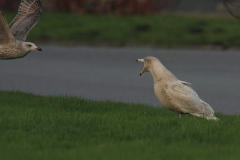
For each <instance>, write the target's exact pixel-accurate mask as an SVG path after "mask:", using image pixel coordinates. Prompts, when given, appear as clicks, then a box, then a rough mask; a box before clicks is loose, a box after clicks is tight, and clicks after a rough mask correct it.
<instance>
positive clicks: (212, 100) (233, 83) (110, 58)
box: [0, 46, 240, 114]
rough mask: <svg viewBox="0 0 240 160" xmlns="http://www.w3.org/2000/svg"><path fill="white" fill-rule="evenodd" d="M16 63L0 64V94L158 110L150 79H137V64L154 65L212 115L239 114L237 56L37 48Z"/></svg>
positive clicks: (234, 53) (139, 66)
mask: <svg viewBox="0 0 240 160" xmlns="http://www.w3.org/2000/svg"><path fill="white" fill-rule="evenodd" d="M40 47H42V48H43V52H37V51H35V52H31V53H30V54H28V55H27V56H26V57H24V58H22V59H17V60H0V73H1V74H0V78H1V83H0V89H1V90H18V91H22V92H28V93H34V94H40V95H73V96H78V97H84V98H88V99H97V100H114V101H122V102H135V103H144V104H149V105H152V106H160V105H161V104H160V103H159V101H158V100H157V98H156V97H155V94H154V91H153V79H152V76H151V74H150V73H144V74H143V75H142V76H141V77H140V76H139V73H140V72H141V70H142V68H143V63H140V62H138V63H137V62H136V59H138V58H144V57H146V56H154V57H157V58H158V59H160V61H161V62H162V63H163V65H164V66H165V67H166V68H167V69H169V70H170V71H171V72H172V73H173V74H174V75H175V76H176V77H177V78H178V79H180V80H183V81H187V82H190V83H192V87H193V89H195V90H196V91H197V93H198V94H199V96H200V97H201V98H202V99H203V100H204V101H206V102H207V103H209V104H210V105H211V107H212V108H213V109H214V111H215V112H222V113H225V114H240V105H239V104H240V93H239V90H240V52H238V51H209V50H181V49H176V50H171V49H170V50H168V49H148V48H146V49H145V48H101V47H96V48H94V47H59V46H40Z"/></svg>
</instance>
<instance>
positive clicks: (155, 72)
mask: <svg viewBox="0 0 240 160" xmlns="http://www.w3.org/2000/svg"><path fill="white" fill-rule="evenodd" d="M137 61H140V62H143V63H144V67H143V70H142V72H141V73H140V76H141V75H142V74H143V73H144V72H150V73H151V74H152V76H153V80H154V91H155V94H156V96H157V98H158V100H159V101H160V102H161V104H162V105H163V106H164V107H166V108H168V109H170V110H172V111H174V112H176V113H177V114H178V115H179V117H180V118H181V116H182V114H192V115H195V116H198V117H203V118H206V119H208V120H218V118H217V117H215V116H214V111H213V109H212V108H211V107H210V105H209V104H207V103H206V102H204V101H202V100H201V99H200V97H199V96H198V95H197V93H196V92H195V91H194V90H193V89H192V88H191V84H190V83H188V82H184V81H180V80H178V79H177V78H176V77H175V76H174V75H173V74H172V73H171V72H170V71H168V70H167V69H166V68H165V67H164V66H163V65H162V63H161V62H160V61H159V60H158V59H157V58H155V57H146V58H144V59H138V60H137Z"/></svg>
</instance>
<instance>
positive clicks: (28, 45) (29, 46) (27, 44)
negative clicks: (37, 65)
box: [23, 42, 42, 52]
mask: <svg viewBox="0 0 240 160" xmlns="http://www.w3.org/2000/svg"><path fill="white" fill-rule="evenodd" d="M23 47H24V49H25V51H27V52H31V51H35V50H38V51H42V49H41V48H39V47H37V46H36V45H35V44H34V43H31V42H23Z"/></svg>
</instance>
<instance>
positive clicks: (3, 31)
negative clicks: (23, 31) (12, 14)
mask: <svg viewBox="0 0 240 160" xmlns="http://www.w3.org/2000/svg"><path fill="white" fill-rule="evenodd" d="M14 41H15V40H14V37H13V35H12V34H11V32H10V29H9V27H8V24H7V21H6V18H5V16H4V13H3V11H2V10H1V9H0V44H8V43H11V42H14Z"/></svg>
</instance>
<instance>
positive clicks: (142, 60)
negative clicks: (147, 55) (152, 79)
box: [136, 59, 144, 76]
mask: <svg viewBox="0 0 240 160" xmlns="http://www.w3.org/2000/svg"><path fill="white" fill-rule="evenodd" d="M136 62H144V59H137V60H136ZM143 73H144V70H142V72H141V73H140V76H141V75H142V74H143Z"/></svg>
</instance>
